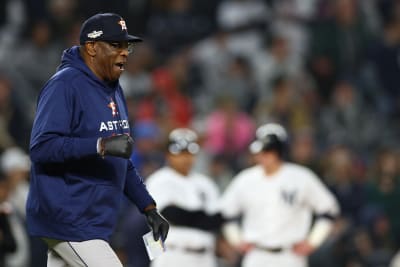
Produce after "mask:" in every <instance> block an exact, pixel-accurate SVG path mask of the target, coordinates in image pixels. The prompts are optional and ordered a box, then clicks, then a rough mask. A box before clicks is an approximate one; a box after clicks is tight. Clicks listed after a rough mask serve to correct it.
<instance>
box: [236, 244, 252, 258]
mask: <svg viewBox="0 0 400 267" xmlns="http://www.w3.org/2000/svg"><path fill="white" fill-rule="evenodd" d="M253 249H254V244H250V243H246V242H242V243H240V244H239V245H238V246H237V247H236V250H237V251H238V252H239V253H240V254H242V255H245V254H247V253H249V252H250V251H251V250H253Z"/></svg>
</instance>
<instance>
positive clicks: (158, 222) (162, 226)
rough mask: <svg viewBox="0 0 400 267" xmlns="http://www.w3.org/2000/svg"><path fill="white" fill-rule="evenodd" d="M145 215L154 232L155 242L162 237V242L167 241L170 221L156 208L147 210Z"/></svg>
mask: <svg viewBox="0 0 400 267" xmlns="http://www.w3.org/2000/svg"><path fill="white" fill-rule="evenodd" d="M144 214H145V215H146V218H147V223H148V224H149V225H150V227H151V229H152V230H153V236H154V240H156V241H157V240H158V239H159V237H160V236H161V239H162V241H165V239H166V238H167V235H168V230H169V223H168V221H167V220H166V219H165V218H164V217H163V216H162V215H161V214H160V213H159V212H158V211H157V209H156V208H154V209H151V210H147V211H145V212H144Z"/></svg>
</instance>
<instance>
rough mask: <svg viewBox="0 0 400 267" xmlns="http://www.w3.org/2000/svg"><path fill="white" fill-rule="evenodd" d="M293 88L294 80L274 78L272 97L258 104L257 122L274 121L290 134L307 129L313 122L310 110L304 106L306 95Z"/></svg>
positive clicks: (285, 77) (281, 77)
mask: <svg viewBox="0 0 400 267" xmlns="http://www.w3.org/2000/svg"><path fill="white" fill-rule="evenodd" d="M295 86H296V84H295V80H293V79H291V78H290V77H288V76H278V77H276V78H275V79H274V81H273V83H272V90H273V95H272V97H271V98H269V99H265V100H264V101H260V102H259V103H258V107H257V110H256V114H255V117H256V120H257V122H258V123H263V122H266V121H276V122H279V123H280V124H283V125H284V126H285V127H286V128H287V129H288V130H290V131H291V132H296V131H298V130H301V129H304V128H309V127H310V126H311V125H312V122H313V117H312V113H311V109H310V106H308V105H306V102H305V99H304V96H305V95H306V94H302V93H301V91H300V90H296V87H295Z"/></svg>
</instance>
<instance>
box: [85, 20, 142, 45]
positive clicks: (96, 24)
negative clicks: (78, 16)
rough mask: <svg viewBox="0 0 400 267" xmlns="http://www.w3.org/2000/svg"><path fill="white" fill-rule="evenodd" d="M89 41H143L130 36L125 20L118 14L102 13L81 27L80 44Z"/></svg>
mask: <svg viewBox="0 0 400 267" xmlns="http://www.w3.org/2000/svg"><path fill="white" fill-rule="evenodd" d="M88 41H128V42H141V41H142V39H141V38H139V37H137V36H133V35H130V34H128V28H127V27H126V23H125V20H124V19H123V18H122V17H121V16H120V15H118V14H114V13H100V14H96V15H94V16H92V17H90V18H88V19H87V20H86V21H85V22H84V23H83V24H82V27H81V31H80V34H79V42H80V44H84V43H85V42H88Z"/></svg>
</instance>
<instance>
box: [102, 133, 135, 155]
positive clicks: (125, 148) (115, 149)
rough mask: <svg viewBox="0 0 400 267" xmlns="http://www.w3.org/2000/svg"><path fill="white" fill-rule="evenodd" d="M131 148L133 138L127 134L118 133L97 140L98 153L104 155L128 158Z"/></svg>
mask: <svg viewBox="0 0 400 267" xmlns="http://www.w3.org/2000/svg"><path fill="white" fill-rule="evenodd" d="M132 150H133V139H132V137H130V136H129V135H126V134H120V135H115V136H110V137H102V138H100V140H99V149H98V153H99V154H100V155H101V156H102V157H104V156H114V157H121V158H126V159H129V158H130V156H131V154H132Z"/></svg>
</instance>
